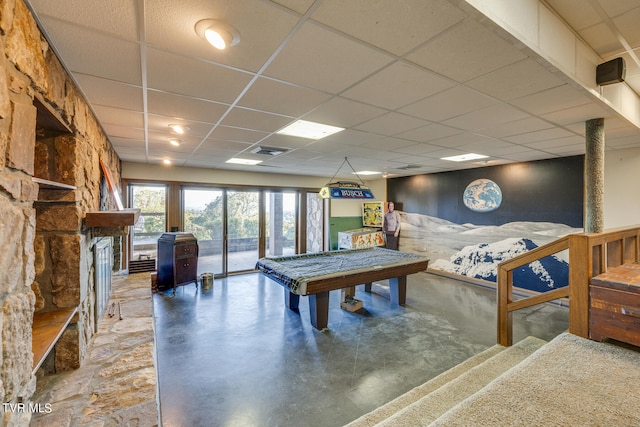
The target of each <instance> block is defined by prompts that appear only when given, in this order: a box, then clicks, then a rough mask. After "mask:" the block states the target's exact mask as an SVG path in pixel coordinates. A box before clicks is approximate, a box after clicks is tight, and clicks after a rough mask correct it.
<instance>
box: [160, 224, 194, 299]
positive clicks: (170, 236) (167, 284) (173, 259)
mask: <svg viewBox="0 0 640 427" xmlns="http://www.w3.org/2000/svg"><path fill="white" fill-rule="evenodd" d="M197 279H198V241H197V240H196V238H195V237H194V236H193V234H191V233H184V232H175V233H164V234H163V235H162V236H160V238H159V239H158V277H157V285H158V290H161V291H164V290H167V289H171V288H173V291H174V292H175V290H176V287H177V286H181V285H188V284H190V283H195V284H196V286H197Z"/></svg>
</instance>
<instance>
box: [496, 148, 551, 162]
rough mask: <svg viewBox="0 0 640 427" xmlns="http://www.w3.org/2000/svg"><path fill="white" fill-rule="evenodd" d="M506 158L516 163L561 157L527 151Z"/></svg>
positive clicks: (543, 152)
mask: <svg viewBox="0 0 640 427" xmlns="http://www.w3.org/2000/svg"><path fill="white" fill-rule="evenodd" d="M504 157H505V158H506V159H509V160H513V161H516V162H530V161H534V160H543V159H550V158H554V157H559V156H554V155H550V154H549V153H548V152H545V151H538V150H527V151H523V152H520V153H513V154H508V155H506V156H504Z"/></svg>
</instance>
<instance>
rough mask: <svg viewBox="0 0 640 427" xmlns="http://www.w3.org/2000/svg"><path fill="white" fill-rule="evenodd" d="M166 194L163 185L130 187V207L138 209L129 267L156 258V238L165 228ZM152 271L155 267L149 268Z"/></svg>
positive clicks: (133, 228)
mask: <svg viewBox="0 0 640 427" xmlns="http://www.w3.org/2000/svg"><path fill="white" fill-rule="evenodd" d="M166 193H167V190H166V186H165V185H131V187H130V193H129V194H130V197H131V199H130V206H131V207H132V208H137V209H140V216H139V217H138V222H137V223H136V224H135V225H134V226H133V227H132V230H131V256H130V267H135V266H136V264H140V263H141V262H143V261H151V260H155V259H156V258H157V254H158V238H159V237H160V236H161V235H162V233H164V232H165V230H166V227H167V225H166V224H167V213H166V200H167V195H166ZM143 264H144V263H143ZM154 269H155V267H153V268H151V270H154ZM134 270H135V268H134Z"/></svg>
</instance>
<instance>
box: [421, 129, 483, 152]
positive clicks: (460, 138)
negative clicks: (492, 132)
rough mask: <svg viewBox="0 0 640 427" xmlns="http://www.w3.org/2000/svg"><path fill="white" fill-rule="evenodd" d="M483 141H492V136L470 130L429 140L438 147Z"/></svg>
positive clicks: (459, 145) (451, 146)
mask: <svg viewBox="0 0 640 427" xmlns="http://www.w3.org/2000/svg"><path fill="white" fill-rule="evenodd" d="M485 141H493V139H492V138H489V137H486V136H482V135H478V134H475V133H471V132H465V133H460V134H457V135H452V136H448V137H444V138H439V139H436V140H433V141H430V144H433V145H437V146H440V147H447V148H453V147H461V146H464V145H469V144H480V143H482V142H485Z"/></svg>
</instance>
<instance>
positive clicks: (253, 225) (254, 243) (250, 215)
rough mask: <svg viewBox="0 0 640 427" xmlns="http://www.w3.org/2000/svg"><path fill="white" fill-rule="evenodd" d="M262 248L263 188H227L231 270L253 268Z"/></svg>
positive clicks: (228, 253)
mask: <svg viewBox="0 0 640 427" xmlns="http://www.w3.org/2000/svg"><path fill="white" fill-rule="evenodd" d="M259 248H260V191H243V190H227V271H228V272H229V273H234V272H239V271H247V270H253V269H255V267H256V261H257V260H258V258H259Z"/></svg>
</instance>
